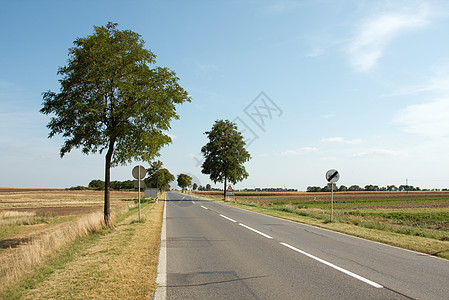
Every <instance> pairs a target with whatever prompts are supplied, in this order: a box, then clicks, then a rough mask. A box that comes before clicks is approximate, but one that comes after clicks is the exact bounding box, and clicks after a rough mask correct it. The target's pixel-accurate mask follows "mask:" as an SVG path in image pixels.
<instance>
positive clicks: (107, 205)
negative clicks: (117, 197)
mask: <svg viewBox="0 0 449 300" xmlns="http://www.w3.org/2000/svg"><path fill="white" fill-rule="evenodd" d="M114 143H115V140H114V139H111V140H110V141H109V149H108V152H107V153H106V163H105V165H106V167H105V179H104V223H105V224H106V226H108V227H111V226H112V223H111V196H110V186H111V160H112V153H113V152H114Z"/></svg>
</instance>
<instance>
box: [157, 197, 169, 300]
mask: <svg viewBox="0 0 449 300" xmlns="http://www.w3.org/2000/svg"><path fill="white" fill-rule="evenodd" d="M166 199H167V194H165V199H164V213H163V215H164V216H163V218H162V231H161V250H160V251H159V264H158V266H157V273H158V275H157V278H156V283H157V284H158V288H157V289H156V293H155V295H154V299H155V300H165V299H167V203H166V201H165V200H166Z"/></svg>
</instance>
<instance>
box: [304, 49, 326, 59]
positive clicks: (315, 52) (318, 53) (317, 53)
mask: <svg viewBox="0 0 449 300" xmlns="http://www.w3.org/2000/svg"><path fill="white" fill-rule="evenodd" d="M324 53H325V51H324V49H323V48H319V47H313V49H312V50H311V51H310V52H309V53H307V54H306V56H307V57H317V56H321V55H323V54H324Z"/></svg>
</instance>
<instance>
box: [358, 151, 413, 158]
mask: <svg viewBox="0 0 449 300" xmlns="http://www.w3.org/2000/svg"><path fill="white" fill-rule="evenodd" d="M407 155H408V153H407V152H404V151H394V150H388V149H371V150H368V151H363V152H358V153H355V154H353V155H352V157H355V158H370V157H396V156H407Z"/></svg>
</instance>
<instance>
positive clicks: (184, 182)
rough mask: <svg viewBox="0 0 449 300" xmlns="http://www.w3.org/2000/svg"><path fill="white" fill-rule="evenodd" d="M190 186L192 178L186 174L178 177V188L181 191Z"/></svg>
mask: <svg viewBox="0 0 449 300" xmlns="http://www.w3.org/2000/svg"><path fill="white" fill-rule="evenodd" d="M191 184H192V177H191V176H189V175H187V174H179V175H178V186H179V187H180V188H182V189H183V190H184V189H185V188H186V187H188V186H190V185H191Z"/></svg>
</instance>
